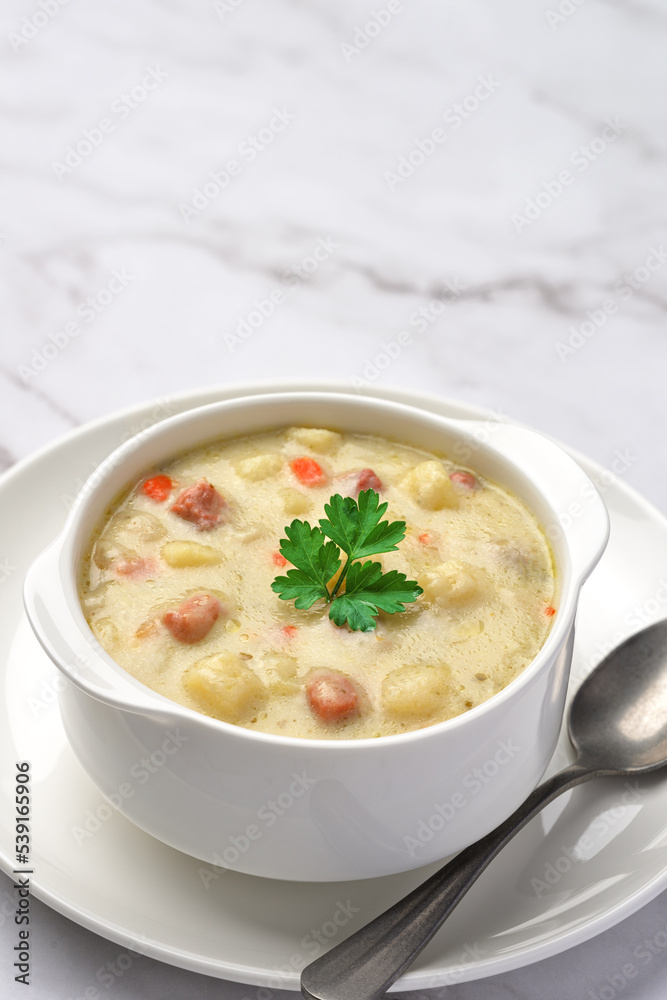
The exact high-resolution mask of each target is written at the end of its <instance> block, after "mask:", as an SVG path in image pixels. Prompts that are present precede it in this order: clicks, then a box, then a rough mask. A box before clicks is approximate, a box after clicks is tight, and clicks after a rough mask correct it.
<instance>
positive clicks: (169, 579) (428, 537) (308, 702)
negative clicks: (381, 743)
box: [80, 427, 556, 739]
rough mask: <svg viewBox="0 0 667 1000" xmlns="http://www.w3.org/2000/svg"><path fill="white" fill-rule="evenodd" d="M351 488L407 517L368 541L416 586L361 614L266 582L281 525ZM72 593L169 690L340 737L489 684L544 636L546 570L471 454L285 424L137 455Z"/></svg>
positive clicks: (135, 671) (525, 518)
mask: <svg viewBox="0 0 667 1000" xmlns="http://www.w3.org/2000/svg"><path fill="white" fill-rule="evenodd" d="M362 490H374V491H376V492H377V493H378V494H379V497H380V499H381V500H382V501H383V502H384V501H386V502H387V504H388V509H387V511H386V514H385V515H384V518H385V519H386V520H389V521H396V520H401V521H405V522H406V533H405V538H404V540H403V541H402V542H401V543H400V544H399V545H398V549H397V550H396V551H393V552H387V553H384V554H381V555H373V556H372V557H371V558H372V560H373V561H375V562H379V563H381V565H382V568H383V571H384V572H389V571H391V570H397V571H399V572H401V573H404V574H406V576H407V577H408V579H410V580H416V581H417V582H418V584H419V586H420V587H421V588H422V590H423V592H422V593H421V594H420V595H419V596H418V597H417V599H416V600H415V601H414V602H413V603H407V604H405V610H404V611H402V612H397V613H394V614H389V613H386V612H382V611H381V612H380V613H379V615H378V616H377V620H376V627H375V628H374V629H372V630H370V631H365V632H362V631H352V630H351V629H350V628H349V626H348V625H343V626H342V627H341V626H338V625H336V624H334V623H333V622H332V621H331V620H330V619H329V616H328V612H329V607H330V605H328V604H327V603H325V601H324V600H319V601H317V603H315V604H314V605H313V607H311V608H310V609H309V610H298V609H297V608H296V607H295V605H294V601H292V600H289V601H287V600H282V599H281V598H280V597H279V595H278V594H277V593H275V592H274V591H273V590H272V588H271V585H272V583H273V581H274V579H275V578H276V577H277V576H280V575H284V574H285V573H286V572H287V571H289V569H290V566H289V564H287V563H286V560H285V558H284V557H283V556H282V555H281V554H280V551H279V549H280V543H281V539H282V538H284V536H285V527H286V526H287V525H289V524H290V523H291V522H292V521H293V520H294V519H295V518H297V519H300V520H306V521H308V522H309V523H310V524H311V525H313V526H314V525H317V523H318V521H319V520H320V519H321V518H324V517H325V512H324V505H325V504H326V503H328V501H329V500H330V498H331V497H332V495H333V494H340V495H342V496H351V497H354V498H356V497H358V495H359V493H360V491H362ZM80 596H81V603H82V606H83V609H84V612H85V614H86V617H87V620H88V622H89V624H90V627H91V629H92V631H93V632H94V634H95V635H96V637H97V638H98V639H99V641H100V643H101V645H102V646H103V647H104V649H106V650H107V651H108V653H109V654H110V655H111V656H112V657H113V658H114V659H115V660H116V661H117V662H118V663H119V664H120V665H121V666H122V667H123V668H124V669H125V670H127V671H128V672H129V673H130V674H132V675H133V676H134V677H136V678H137V679H138V680H139V681H141V682H142V683H144V684H146V685H147V686H148V687H150V688H152V689H153V690H155V691H158V692H160V693H161V694H163V695H165V696H166V697H167V698H170V699H172V700H174V701H176V702H179V703H181V704H183V705H186V706H188V707H189V708H192V709H194V710H196V711H198V712H202V713H204V714H206V715H209V716H212V717H214V718H216V719H221V720H223V721H225V722H230V723H233V724H236V725H239V726H245V727H247V728H248V729H258V730H261V731H262V732H267V733H277V734H281V735H287V736H299V737H307V738H311V739H336V738H345V739H349V738H361V737H378V736H386V735H390V734H397V733H403V732H407V731H410V730H414V729H419V728H422V727H424V726H431V725H433V724H434V723H436V722H441V721H443V720H444V719H449V718H451V717H452V716H456V715H459V714H461V713H463V712H466V711H468V710H469V709H470V708H472V707H473V706H475V705H479V704H480V703H481V702H483V701H486V699H488V698H490V697H492V695H494V694H496V693H497V692H498V691H500V690H501V689H502V688H504V687H505V686H506V685H507V684H508V683H509V682H510V681H511V680H512V679H513V678H515V677H516V676H517V675H518V674H519V673H520V672H521V671H522V670H523V669H524V667H525V666H526V665H527V664H528V663H530V661H531V660H532V659H533V658H534V657H535V655H536V653H537V652H538V650H539V649H540V647H541V646H542V644H543V643H544V640H545V638H546V636H547V633H548V632H549V629H550V626H551V623H552V621H553V616H554V614H555V602H556V580H555V573H554V566H553V560H552V556H551V552H550V549H549V546H548V543H547V541H546V539H545V536H544V534H543V532H542V530H541V528H540V526H539V524H538V523H537V521H536V518H535V517H534V515H533V514H532V512H531V511H530V510H528V509H527V507H526V506H525V505H524V504H523V503H522V502H521V501H519V500H518V499H517V498H516V497H515V496H513V495H512V494H511V493H509V492H507V491H506V490H504V489H502V488H501V487H499V486H498V485H497V484H495V483H493V482H489V481H487V480H485V479H484V478H483V477H481V476H480V475H479V474H478V473H477V472H475V471H474V470H471V469H469V468H462V467H461V466H458V465H456V464H455V463H454V462H451V461H449V460H448V459H447V458H446V457H442V456H439V455H433V454H430V453H426V452H423V451H420V450H417V449H415V448H412V447H408V446H406V445H402V444H397V443H395V442H393V441H389V440H384V439H382V438H378V437H368V436H364V435H358V434H349V433H337V432H335V431H332V430H327V429H319V428H309V427H291V428H286V429H281V430H277V431H274V432H270V433H265V434H258V435H254V436H248V437H243V438H235V439H226V440H221V441H215V442H213V443H209V444H206V445H204V446H201V447H199V448H197V449H195V450H193V451H191V452H189V453H188V454H187V455H184V456H181V457H179V458H176V459H175V460H174V461H171V462H169V463H167V464H165V465H164V466H162V467H160V468H159V469H155V470H151V471H150V472H149V473H147V475H146V476H145V477H143V478H142V479H141V480H140V481H139V482H138V483H137V484H134V485H133V486H132V488H131V489H130V490H129V491H128V492H126V493H125V494H124V495H123V497H122V498H121V499H120V500H119V501H118V502H117V503H116V504H114V506H113V508H112V509H110V510H109V511H108V512H107V515H106V517H105V519H104V522H103V524H102V525H101V526H100V528H99V530H98V531H97V533H96V535H95V537H94V538H93V540H92V542H91V545H90V549H89V551H88V553H87V555H86V557H85V560H84V565H83V570H82V574H81V580H80Z"/></svg>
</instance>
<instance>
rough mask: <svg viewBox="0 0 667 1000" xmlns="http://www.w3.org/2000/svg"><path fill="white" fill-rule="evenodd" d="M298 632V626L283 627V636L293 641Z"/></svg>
mask: <svg viewBox="0 0 667 1000" xmlns="http://www.w3.org/2000/svg"><path fill="white" fill-rule="evenodd" d="M298 631H299V630H298V628H297V627H296V625H283V635H284V636H286V637H287V638H288V639H293V638H294V637H295V635H296V634H297V633H298Z"/></svg>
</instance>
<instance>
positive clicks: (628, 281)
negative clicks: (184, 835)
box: [0, 0, 667, 1000]
mask: <svg viewBox="0 0 667 1000" xmlns="http://www.w3.org/2000/svg"><path fill="white" fill-rule="evenodd" d="M0 22H1V24H2V30H1V32H0V34H1V35H2V36H3V37H4V39H5V42H4V58H3V60H2V63H1V65H0V79H1V80H2V95H3V96H2V98H1V99H0V121H1V123H2V128H3V136H4V139H3V158H2V167H1V169H2V179H3V183H2V190H1V191H0V260H1V261H2V266H3V272H4V278H5V280H4V282H3V283H2V287H1V289H0V295H1V296H2V301H1V312H2V324H1V329H0V337H1V338H2V342H1V354H0V468H8V467H9V466H11V465H12V464H13V463H14V462H15V461H16V460H18V459H20V458H22V457H23V456H25V455H29V454H31V453H33V452H34V451H35V450H36V449H38V448H40V447H42V446H45V445H48V444H49V442H51V441H53V440H54V439H56V438H57V437H58V436H59V435H61V434H63V433H65V432H67V431H69V430H70V429H71V428H73V427H76V426H78V425H80V424H83V423H86V422H87V421H89V420H92V419H94V418H96V417H99V416H102V415H104V414H107V413H110V412H112V411H113V410H115V409H118V408H119V407H122V406H125V405H128V404H131V403H133V402H136V401H140V400H142V399H145V398H150V397H162V396H164V395H165V394H168V393H171V392H175V391H178V390H181V389H187V388H191V387H197V386H202V385H208V384H214V383H234V382H238V381H244V380H248V379H252V378H270V377H273V376H285V377H287V376H300V377H308V376H312V375H319V376H323V375H326V376H330V377H337V378H341V379H345V380H347V381H349V382H350V385H355V386H356V387H358V388H360V389H362V390H363V388H364V385H368V384H382V383H383V382H386V383H388V384H389V383H394V384H398V385H405V386H412V387H419V388H423V389H425V390H431V391H436V392H441V393H444V394H447V395H449V396H452V397H456V398H459V399H462V400H467V401H470V402H474V403H480V404H482V405H483V406H485V407H487V408H489V409H492V410H494V411H495V412H499V413H502V414H504V415H506V416H509V417H514V418H517V419H520V420H523V421H525V422H527V423H529V424H531V425H533V426H534V427H536V428H538V429H541V430H543V431H546V432H547V433H550V434H552V435H554V436H556V437H557V438H559V439H561V440H562V441H564V442H566V443H568V444H569V445H571V446H573V447H576V448H578V449H580V450H581V451H583V452H585V453H587V454H589V455H590V456H591V457H593V458H596V459H597V460H598V461H600V462H602V463H603V464H605V465H607V466H613V467H614V468H615V469H619V468H622V470H623V471H622V473H621V474H622V475H623V476H624V477H625V478H626V480H627V482H629V483H631V484H632V485H634V486H635V487H637V488H638V489H639V490H640V491H641V492H642V493H643V494H644V495H645V496H647V497H648V498H649V499H650V500H652V501H653V502H654V503H655V504H656V505H657V506H658V507H660V508H661V509H663V510H664V509H665V507H666V506H667V442H666V437H665V434H664V432H663V428H664V418H665V412H666V406H665V391H664V380H665V374H666V371H667V338H665V335H664V326H665V318H666V313H667V231H666V226H665V221H666V219H665V217H666V214H667V213H666V210H665V204H666V203H667V201H666V198H665V195H666V194H667V191H666V188H667V138H666V136H667V129H666V125H667V121H666V118H667V111H666V110H665V102H664V93H665V84H666V83H667V64H666V62H665V32H666V31H667V11H666V10H665V7H664V5H663V4H661V3H660V2H659V0H538V2H535V3H532V4H528V3H525V2H519V0H506V2H505V3H504V4H494V3H493V0H468V2H466V3H464V2H462V0H459V2H453V3H448V4H443V3H437V2H436V0H402V2H399V0H376V2H375V3H365V2H364V3H353V2H351V0H338V2H337V3H335V4H334V3H332V2H328V0H311V2H310V3H304V2H302V0H272V2H270V0H217V2H201V3H196V4H195V3H187V2H186V0H133V2H130V0H115V2H114V3H113V4H111V3H101V2H88V3H85V4H83V3H80V2H77V0H70V2H68V3H64V2H63V0H39V2H34V3H31V4H30V5H26V4H25V3H22V2H20V0H5V3H4V4H3V7H2V12H1V13H0ZM661 241H664V242H661ZM8 885H9V883H8V882H7V880H6V879H4V876H3V880H2V892H4V893H5V894H6V892H7V887H8ZM3 912H4V911H3ZM666 922H667V897H666V896H662V897H659V898H658V899H656V900H654V901H653V902H652V903H650V904H649V905H647V906H646V907H644V908H643V909H642V910H641V911H640V912H638V913H637V914H635V915H634V916H632V917H630V918H629V919H627V920H625V921H624V922H622V923H621V924H619V925H618V926H617V927H615V928H613V929H612V930H610V931H608V932H606V933H605V934H603V935H601V936H599V937H598V938H596V939H594V940H592V941H590V942H588V943H587V944H584V945H581V946H580V947H578V948H576V949H573V950H572V951H571V952H569V953H567V954H564V955H561V956H556V957H554V958H552V959H549V960H547V961H545V962H542V963H539V964H538V965H534V966H530V967H527V968H525V969H523V970H519V971H516V972H513V973H508V974H505V975H503V976H499V977H496V978H493V979H489V980H484V981H481V982H478V983H475V982H472V983H466V984H462V985H459V986H456V987H452V988H450V989H449V990H448V991H447V996H451V997H456V998H461V1000H481V998H482V997H484V998H485V1000H496V998H498V1000H500V998H503V1000H504V998H510V997H512V998H513V997H517V998H524V997H526V998H528V997H530V998H531V1000H552V998H553V1000H556V998H560V997H562V996H581V997H584V996H585V997H598V998H600V1000H605V998H606V1000H611V998H612V997H613V996H617V995H619V994H621V993H622V994H623V995H624V997H626V998H628V1000H630V998H637V1000H657V998H658V997H663V996H664V995H665V989H666V988H667V964H666V963H665V959H664V953H663V952H662V951H661V949H659V948H658V949H657V950H656V953H655V957H654V959H652V960H651V961H650V963H647V964H646V965H643V964H641V965H640V966H639V963H637V964H638V966H639V968H638V974H637V976H635V977H633V978H632V979H628V981H627V982H625V981H624V983H621V979H620V978H618V976H617V978H616V979H613V976H614V975H615V973H616V970H617V969H619V968H622V966H623V960H625V956H627V961H632V955H633V953H634V951H635V949H637V948H639V947H641V946H642V941H644V940H653V939H655V936H656V934H661V933H662V931H663V929H664V926H665V924H666ZM34 937H35V946H36V949H37V950H38V954H39V960H38V961H36V963H35V972H36V973H37V971H38V974H36V975H35V977H34V979H33V984H32V989H31V996H32V997H34V998H36V1000H46V998H47V997H48V998H51V997H58V998H61V997H62V998H68V997H72V998H75V997H79V996H84V995H86V994H85V990H86V989H87V988H89V987H90V985H91V982H95V978H94V977H95V973H96V970H98V968H99V967H100V966H103V965H104V964H105V963H106V962H113V961H114V960H115V959H116V957H117V955H118V948H117V946H115V945H113V944H111V943H108V942H106V941H104V940H102V939H101V938H97V937H96V936H95V935H93V934H91V933H89V932H87V931H84V930H82V929H81V928H79V927H77V926H76V925H74V924H72V923H70V922H69V921H68V920H66V919H65V918H63V917H61V916H59V915H57V914H55V913H53V912H52V911H50V910H49V909H48V908H47V907H45V906H43V905H42V904H39V903H37V902H35V904H34ZM0 939H1V940H2V942H3V951H5V952H6V950H7V949H8V948H9V940H10V925H9V923H8V921H7V920H6V916H3V917H2V926H1V927H0ZM661 940H662V939H661ZM2 962H3V992H4V995H5V996H9V997H12V998H13V997H15V996H22V995H23V992H22V990H21V989H20V988H19V986H14V984H13V982H12V981H11V979H10V976H9V971H8V969H7V964H6V963H7V956H6V953H4V954H3V956H2ZM610 970H612V971H610ZM610 976H611V977H612V979H611V980H610V979H609V977H610ZM5 984H7V985H5ZM98 987H99V984H98ZM96 988H97V987H96ZM7 989H8V990H9V992H7ZM438 993H439V994H440V995H442V991H435V992H434V995H438ZM98 995H99V996H109V997H111V996H117V997H119V998H120V997H123V998H132V1000H134V998H140V997H141V998H151V997H158V996H159V997H160V998H170V997H173V998H176V997H185V996H187V997H188V998H189V1000H200V998H201V1000H203V998H204V997H213V996H216V997H217V996H225V997H230V998H239V1000H240V998H245V997H248V998H250V1000H267V998H266V997H264V995H263V994H261V993H258V991H257V990H255V989H254V988H252V987H243V986H239V985H234V984H225V983H221V982H219V981H216V980H210V979H207V978H206V977H201V976H197V975H195V974H193V973H189V972H184V971H180V970H175V969H172V968H168V967H166V966H162V965H160V964H159V963H158V962H155V961H152V960H150V959H147V958H139V957H137V958H136V959H135V961H134V962H133V963H132V966H131V968H129V969H128V970H127V972H126V973H125V974H124V975H123V976H122V977H121V978H119V977H116V978H115V979H114V982H113V986H112V987H99V989H98ZM412 996H413V997H416V996H417V995H416V994H412Z"/></svg>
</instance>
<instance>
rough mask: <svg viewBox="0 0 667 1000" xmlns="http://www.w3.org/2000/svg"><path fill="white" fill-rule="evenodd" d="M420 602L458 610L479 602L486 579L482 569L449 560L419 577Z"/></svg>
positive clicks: (484, 588)
mask: <svg viewBox="0 0 667 1000" xmlns="http://www.w3.org/2000/svg"><path fill="white" fill-rule="evenodd" d="M419 586H420V587H421V588H422V590H423V591H424V599H425V600H426V601H428V602H429V603H430V604H437V605H438V606H439V607H441V608H459V607H463V606H464V605H467V604H472V603H473V601H477V600H481V599H482V598H483V597H484V596H485V593H486V592H487V590H488V586H489V580H488V577H487V575H486V573H485V572H484V570H482V569H479V568H478V567H476V566H471V565H469V564H468V563H463V562H459V560H458V559H450V560H449V561H448V562H444V563H441V564H440V565H439V566H436V567H435V569H432V570H429V571H428V572H426V573H424V574H423V576H421V577H420V578H419Z"/></svg>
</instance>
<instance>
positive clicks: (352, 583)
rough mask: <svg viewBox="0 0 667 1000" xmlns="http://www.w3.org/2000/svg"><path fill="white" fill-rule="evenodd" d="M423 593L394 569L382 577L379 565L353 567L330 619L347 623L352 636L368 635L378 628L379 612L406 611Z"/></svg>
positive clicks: (413, 582)
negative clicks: (355, 634)
mask: <svg viewBox="0 0 667 1000" xmlns="http://www.w3.org/2000/svg"><path fill="white" fill-rule="evenodd" d="M421 592H422V589H421V587H420V586H419V585H418V584H417V583H416V582H415V581H414V580H408V579H407V577H406V575H405V573H399V572H398V571H397V570H395V569H392V570H391V571H390V572H389V573H383V572H382V566H381V565H380V563H377V562H365V563H353V565H352V566H350V570H349V572H348V574H347V579H346V581H345V593H344V594H340V595H339V596H338V597H336V599H335V600H334V601H333V603H332V605H331V609H330V611H329V618H331V620H332V621H333V622H335V623H336V625H344V624H345V622H346V621H347V623H348V625H349V626H350V628H351V629H352V631H353V632H358V631H361V632H368V631H370V630H371V629H374V628H375V615H377V614H378V613H379V612H380V611H387V612H389V614H394V613H395V612H397V611H405V607H404V605H405V604H409V603H411V602H412V601H415V600H416V599H417V597H418V596H419V595H420V594H421Z"/></svg>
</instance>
